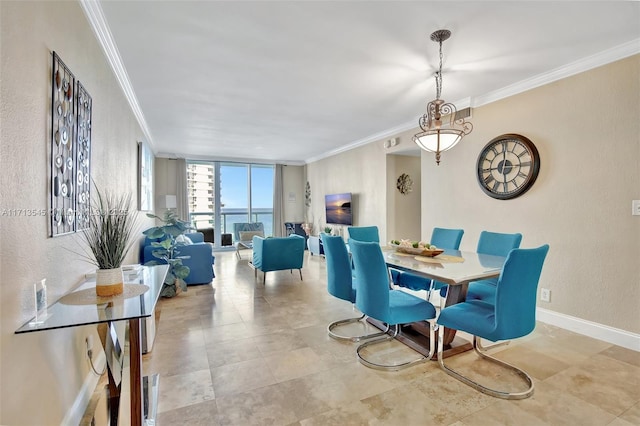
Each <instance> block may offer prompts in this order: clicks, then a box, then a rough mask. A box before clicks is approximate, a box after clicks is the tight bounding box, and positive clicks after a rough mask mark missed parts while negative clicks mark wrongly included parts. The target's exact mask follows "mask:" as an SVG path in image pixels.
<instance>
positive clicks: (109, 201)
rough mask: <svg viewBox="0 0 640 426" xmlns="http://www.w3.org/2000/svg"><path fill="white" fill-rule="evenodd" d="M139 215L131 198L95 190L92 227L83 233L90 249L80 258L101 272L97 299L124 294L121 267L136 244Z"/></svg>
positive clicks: (99, 273)
mask: <svg viewBox="0 0 640 426" xmlns="http://www.w3.org/2000/svg"><path fill="white" fill-rule="evenodd" d="M137 214H138V213H137V211H136V210H135V209H134V208H133V206H132V201H131V194H113V193H110V192H104V193H103V192H101V191H100V190H99V189H98V188H97V187H96V188H95V198H94V200H93V202H92V206H91V214H90V215H89V226H88V227H87V228H86V229H84V230H83V231H82V238H83V239H84V242H85V244H86V247H87V248H86V249H85V251H84V254H81V253H78V254H79V255H80V256H82V257H83V258H84V260H86V261H88V262H89V263H92V264H93V265H95V266H96V267H97V268H98V269H97V270H96V294H97V295H98V296H101V297H108V296H115V295H118V294H121V293H122V292H123V290H124V284H123V282H124V280H123V277H122V263H123V262H124V260H125V258H126V256H127V253H128V252H129V250H130V249H131V247H132V246H133V244H134V243H135V241H136V239H135V238H134V236H135V234H136V232H137V227H138V216H137Z"/></svg>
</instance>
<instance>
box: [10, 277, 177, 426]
mask: <svg viewBox="0 0 640 426" xmlns="http://www.w3.org/2000/svg"><path fill="white" fill-rule="evenodd" d="M167 269H168V266H167V265H158V266H143V267H142V268H141V270H140V272H139V273H138V274H137V275H136V276H129V277H128V276H127V275H126V274H125V276H124V277H125V291H124V293H123V294H122V295H118V296H114V297H110V298H103V297H100V298H98V297H97V296H95V280H94V279H87V281H85V282H84V283H83V284H81V285H80V286H79V287H78V288H77V289H75V290H74V291H73V292H71V293H69V294H67V295H65V296H63V297H62V298H60V300H58V301H57V302H56V303H54V304H53V305H51V306H49V307H48V308H47V314H46V316H45V317H44V318H43V319H42V320H41V321H38V322H35V321H34V320H32V321H29V322H27V323H26V324H24V325H23V326H22V327H20V328H19V329H18V330H16V334H21V333H33V332H39V331H47V330H54V329H58V328H65V327H79V326H84V325H92V324H95V325H97V328H98V334H99V335H100V340H101V342H102V345H103V347H104V351H105V357H106V360H107V363H106V364H107V372H108V376H109V384H108V394H109V413H110V420H111V424H125V423H126V424H128V423H129V422H127V421H126V419H122V421H121V422H119V421H118V415H119V414H122V415H126V413H121V411H122V410H121V405H122V406H123V407H126V406H127V404H126V402H127V401H124V400H122V401H121V398H120V397H121V395H122V396H125V395H127V394H129V399H130V414H131V417H130V424H131V425H133V426H141V425H143V424H154V422H155V412H156V409H155V408H156V407H157V401H154V400H153V399H154V398H155V399H156V400H157V395H158V393H157V392H158V388H157V385H158V376H157V374H156V375H154V376H153V377H150V378H148V377H143V376H142V341H141V320H143V321H144V318H147V317H150V316H151V315H153V314H154V310H155V306H156V303H157V301H158V297H159V295H160V290H161V289H162V284H163V282H164V279H165V276H166V274H167ZM118 321H126V323H125V324H126V325H127V326H128V327H125V342H124V344H123V345H121V344H120V342H119V340H118V333H117V331H116V327H115V323H116V322H118ZM127 328H128V330H127ZM127 347H128V349H129V354H128V357H127V356H126V348H127ZM127 358H128V359H129V362H128V365H126V364H127V363H126V362H125V361H126V359H127ZM126 370H128V371H129V374H123V372H125V371H126ZM121 402H122V404H121Z"/></svg>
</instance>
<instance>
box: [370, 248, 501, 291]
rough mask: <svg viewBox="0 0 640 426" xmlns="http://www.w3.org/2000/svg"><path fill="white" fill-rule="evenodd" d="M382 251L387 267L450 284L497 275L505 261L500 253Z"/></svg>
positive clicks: (389, 249)
mask: <svg viewBox="0 0 640 426" xmlns="http://www.w3.org/2000/svg"><path fill="white" fill-rule="evenodd" d="M382 253H383V255H384V258H385V261H386V262H387V265H388V266H390V267H393V268H396V269H400V270H403V271H408V272H412V273H416V274H419V275H422V276H425V277H427V278H431V279H435V280H437V281H440V282H443V283H447V284H452V285H460V284H464V283H468V282H470V281H477V280H481V279H486V278H491V277H496V276H498V275H500V271H501V270H502V265H503V264H504V262H505V260H506V258H505V257H502V256H492V255H488V254H480V253H475V252H469V251H460V250H445V251H444V253H443V254H441V255H439V256H436V257H432V258H422V257H420V256H415V255H410V254H405V253H398V252H396V250H395V248H394V247H389V246H386V247H382ZM443 255H444V256H443ZM438 257H440V259H438Z"/></svg>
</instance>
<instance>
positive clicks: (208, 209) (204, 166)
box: [187, 163, 216, 229]
mask: <svg viewBox="0 0 640 426" xmlns="http://www.w3.org/2000/svg"><path fill="white" fill-rule="evenodd" d="M213 179H214V167H213V164H211V163H189V164H188V165H187V197H188V202H189V213H190V218H191V224H192V225H193V226H194V227H195V228H196V229H203V228H215V223H216V221H215V217H214V180H213Z"/></svg>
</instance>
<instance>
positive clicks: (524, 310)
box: [438, 244, 549, 342]
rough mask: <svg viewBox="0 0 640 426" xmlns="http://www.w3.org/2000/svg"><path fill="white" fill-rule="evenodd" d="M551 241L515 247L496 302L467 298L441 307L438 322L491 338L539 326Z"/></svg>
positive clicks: (522, 333)
mask: <svg viewBox="0 0 640 426" xmlns="http://www.w3.org/2000/svg"><path fill="white" fill-rule="evenodd" d="M548 251H549V246H548V245H546V244H545V245H543V246H541V247H538V248H535V249H513V250H511V251H510V252H509V254H508V255H507V259H506V261H505V263H504V265H503V267H502V272H501V274H500V277H499V278H498V283H497V287H496V299H495V303H489V302H486V301H483V300H467V301H466V302H463V303H458V304H455V305H451V306H448V307H446V308H444V309H443V310H442V311H440V315H439V316H438V324H440V325H443V326H445V327H448V328H453V329H456V330H461V331H465V332H467V333H470V334H473V335H475V336H478V337H481V338H483V339H488V340H491V341H494V342H495V341H497V340H509V339H515V338H518V337H522V336H526V335H527V334H529V333H531V331H533V329H534V328H535V326H536V297H537V289H538V281H539V279H540V273H541V272H542V265H543V263H544V259H545V257H546V256H547V252H548Z"/></svg>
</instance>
